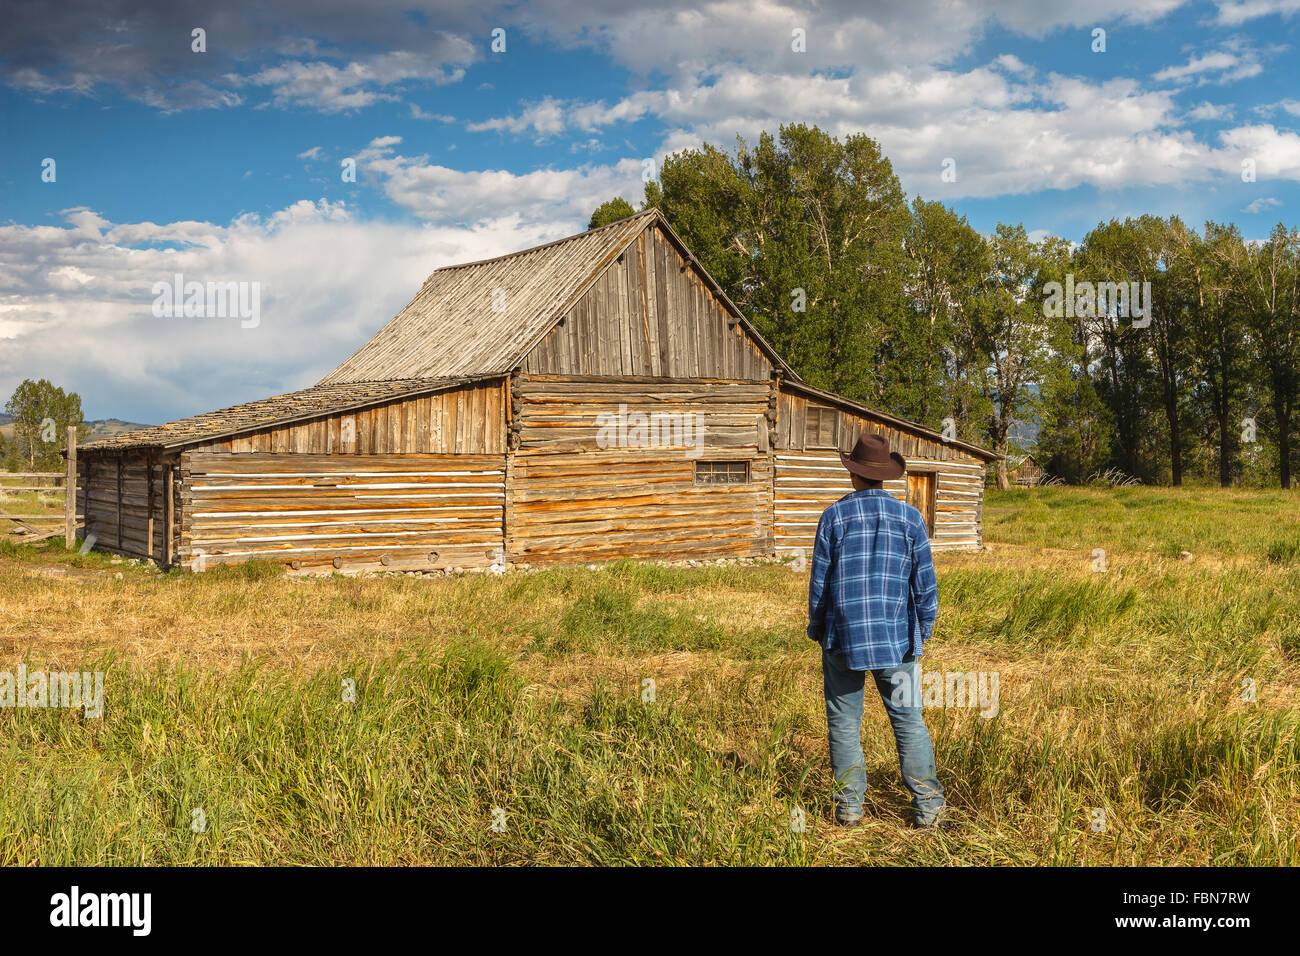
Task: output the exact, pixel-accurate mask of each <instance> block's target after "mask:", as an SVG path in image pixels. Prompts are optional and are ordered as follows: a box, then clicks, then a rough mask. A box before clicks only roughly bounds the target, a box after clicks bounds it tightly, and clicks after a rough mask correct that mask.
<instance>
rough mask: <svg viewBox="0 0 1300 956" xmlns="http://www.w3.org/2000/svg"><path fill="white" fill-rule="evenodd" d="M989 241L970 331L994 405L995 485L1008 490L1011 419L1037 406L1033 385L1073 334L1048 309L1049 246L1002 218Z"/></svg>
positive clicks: (981, 381) (980, 378)
mask: <svg viewBox="0 0 1300 956" xmlns="http://www.w3.org/2000/svg"><path fill="white" fill-rule="evenodd" d="M986 241H987V243H988V256H989V267H988V269H987V271H986V272H985V275H984V277H983V280H982V282H981V287H980V291H979V294H978V295H977V296H976V297H975V299H974V301H973V307H972V308H971V309H970V311H969V320H968V321H967V322H966V323H965V326H964V337H965V338H966V339H967V342H968V347H969V348H970V349H971V350H972V352H973V353H974V354H976V355H978V356H979V359H980V361H981V362H982V368H981V369H980V370H979V371H978V373H977V378H976V381H977V383H978V386H979V389H980V391H981V392H982V394H983V395H984V397H985V398H986V400H987V401H988V404H989V406H990V408H991V410H990V413H989V424H988V440H989V443H990V444H991V446H992V449H993V451H995V452H996V453H997V455H998V459H997V464H996V466H995V477H996V480H997V486H998V487H999V488H1001V489H1004V490H1005V489H1007V488H1009V487H1011V485H1010V482H1009V481H1008V479H1007V462H1006V455H1007V449H1008V442H1009V438H1010V433H1011V426H1012V424H1013V423H1014V422H1015V421H1017V420H1018V419H1020V420H1024V419H1025V418H1027V417H1028V416H1029V415H1031V414H1033V412H1034V411H1035V410H1036V407H1037V406H1038V404H1039V402H1040V400H1041V396H1040V394H1039V393H1038V392H1037V391H1036V390H1035V386H1037V384H1038V383H1040V382H1042V381H1044V379H1045V378H1046V377H1047V376H1048V374H1049V372H1050V370H1051V366H1052V362H1053V360H1054V359H1053V356H1054V354H1057V353H1058V352H1059V350H1060V349H1062V348H1064V347H1065V346H1066V345H1067V344H1068V341H1069V338H1068V326H1067V325H1066V324H1065V323H1064V322H1063V321H1061V320H1060V319H1055V318H1050V317H1048V316H1047V315H1046V314H1045V310H1044V308H1043V298H1044V296H1043V284H1044V283H1045V282H1046V281H1048V279H1047V276H1048V269H1046V268H1045V265H1046V263H1045V259H1044V252H1043V250H1042V249H1040V248H1039V247H1038V246H1037V245H1036V244H1035V243H1033V242H1031V241H1030V240H1029V237H1028V235H1027V234H1026V233H1025V227H1024V226H1021V225H1017V226H1008V225H1004V224H1002V223H999V224H998V227H997V231H996V232H995V233H994V235H992V236H989V237H988V238H987V240H986ZM1052 248H1055V244H1053V245H1052Z"/></svg>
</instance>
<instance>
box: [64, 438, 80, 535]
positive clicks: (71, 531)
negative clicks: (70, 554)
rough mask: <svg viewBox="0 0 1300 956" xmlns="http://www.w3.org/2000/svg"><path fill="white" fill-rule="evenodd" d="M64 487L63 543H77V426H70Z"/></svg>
mask: <svg viewBox="0 0 1300 956" xmlns="http://www.w3.org/2000/svg"><path fill="white" fill-rule="evenodd" d="M64 485H65V486H66V487H65V488H64V489H63V543H64V544H66V545H67V546H68V547H69V548H71V547H73V546H75V545H76V543H77V426H76V425H69V426H68V477H67V479H66V480H65V481H64Z"/></svg>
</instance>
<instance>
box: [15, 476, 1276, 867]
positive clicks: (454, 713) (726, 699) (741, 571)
mask: <svg viewBox="0 0 1300 956" xmlns="http://www.w3.org/2000/svg"><path fill="white" fill-rule="evenodd" d="M984 521H985V537H986V541H987V542H988V544H989V545H990V550H988V551H986V552H982V553H976V554H965V555H942V556H940V557H939V559H938V562H937V563H938V566H939V588H940V614H939V622H938V625H937V627H936V630H935V637H934V640H933V641H932V642H931V643H929V644H927V648H926V656H925V658H924V659H923V667H924V668H925V669H926V670H927V671H963V672H965V671H985V672H997V673H998V674H999V688H1000V704H999V709H998V714H997V716H996V717H994V718H991V719H988V718H984V717H981V716H980V714H979V712H978V710H976V709H969V708H934V709H928V710H927V711H926V721H927V723H928V725H929V727H930V729H931V733H932V735H933V737H934V740H935V746H936V752H937V758H938V764H939V773H940V777H941V779H942V781H943V783H944V785H945V787H946V789H947V791H948V795H949V800H950V806H951V811H952V819H954V820H955V821H956V824H957V825H956V827H955V829H954V830H953V831H951V832H950V833H947V834H934V833H923V832H915V831H912V830H909V829H908V828H907V827H906V821H907V817H908V811H907V806H906V799H905V794H904V791H903V789H902V786H901V783H900V781H899V779H898V767H897V760H896V757H895V755H894V748H893V741H892V738H891V736H890V733H889V729H888V725H887V723H886V721H885V719H884V715H883V711H882V709H881V708H880V706H879V705H878V704H876V703H875V702H872V704H871V706H869V708H868V719H867V722H866V726H865V728H864V735H863V736H864V746H865V749H866V753H867V761H868V768H867V772H868V779H869V781H870V790H869V792H868V799H867V818H866V821H865V822H864V824H863V825H861V826H859V827H857V828H855V829H852V830H843V829H838V828H835V827H833V826H831V825H830V823H829V808H830V800H829V796H830V789H831V780H830V773H829V769H828V767H827V760H826V744H825V736H824V735H825V716H824V712H823V705H822V700H821V677H820V660H819V656H818V653H817V649H816V647H815V645H813V644H812V643H811V642H810V641H808V640H807V639H806V638H805V637H804V636H803V626H804V613H805V600H806V586H807V577H806V573H805V574H801V573H797V572H794V571H792V570H791V569H790V568H789V567H788V566H785V565H780V564H757V565H739V566H737V565H729V566H716V567H713V566H711V567H703V568H669V567H662V566H658V565H648V564H632V563H622V564H618V565H613V566H609V567H605V568H601V569H597V570H588V569H586V568H570V569H558V570H552V571H545V572H540V573H536V574H522V573H512V574H508V575H505V576H501V577H496V576H491V575H466V576H463V577H456V578H433V579H417V578H411V577H373V578H346V579H345V578H319V579H302V578H289V577H285V576H283V575H281V574H280V573H279V572H278V571H276V570H275V569H273V568H268V567H265V566H257V565H252V566H245V567H244V568H219V569H217V570H214V571H210V572H208V573H206V574H201V575H192V574H181V573H170V574H160V573H158V572H156V571H153V570H150V569H147V568H142V567H138V566H135V565H131V564H122V563H117V564H115V563H112V562H111V561H110V560H109V559H107V558H106V557H103V556H99V555H89V556H80V555H75V554H69V553H67V552H65V551H63V549H62V546H61V544H53V543H52V544H49V545H47V546H46V547H44V548H41V549H36V548H29V547H15V546H13V545H5V544H0V670H10V671H13V670H16V668H17V666H18V664H19V663H22V662H26V664H27V666H28V668H29V669H33V670H34V669H36V668H42V669H45V668H48V669H54V670H72V669H77V670H95V669H100V670H103V671H105V672H106V677H105V712H104V716H103V717H102V718H100V719H94V718H86V717H84V716H83V715H81V714H79V713H77V712H75V711H70V710H50V709H46V710H34V709H32V710H19V709H8V708H7V709H4V710H0V792H2V793H3V794H4V798H3V800H0V864H5V865H12V864H188V863H196V864H202V863H223V864H272V863H307V864H406V863H412V864H418V863H452V864H456V863H480V864H522V863H554V864H561V863H575V864H590V863H597V864H626V863H634V864H655V863H660V864H831V863H842V864H850V863H851V864H861V863H873V864H887V865H906V864H948V863H969V864H1086V865H1093V864H1096V865H1107V864H1193V865H1197V864H1206V865H1208V864H1236V865H1242V864H1280V865H1297V864H1300V846H1298V845H1297V841H1296V839H1295V837H1296V834H1297V832H1300V694H1298V689H1300V500H1298V499H1297V497H1296V496H1295V495H1294V494H1286V493H1282V492H1276V493H1267V492H1238V491H1219V490H1217V489H1213V490H1211V489H1206V490H1182V491H1176V490H1171V489H1147V488H1132V489H1119V490H1114V491H1100V490H1090V489H1077V488H1075V489H1071V488H1045V489H1038V490H1034V491H1023V490H1021V491H1012V492H1006V493H996V492H992V493H990V494H989V496H988V500H987V503H986V505H985V512H984ZM1095 549H1103V550H1104V551H1105V556H1104V557H1105V568H1106V570H1105V572H1104V573H1099V572H1096V571H1094V570H1093V568H1094V566H1095V565H1096V563H1097V558H1098V556H1097V555H1096V553H1095ZM1182 551H1188V552H1191V554H1192V558H1191V560H1180V559H1179V557H1178V555H1179V553H1180V552H1182ZM647 679H650V680H653V681H654V700H653V701H648V700H647V701H643V687H645V686H647V685H644V684H643V682H644V681H646V680H647ZM347 680H351V681H355V702H351V703H350V702H347V701H345V700H344V699H343V698H344V693H343V688H344V683H345V681H347ZM1248 687H1253V689H1254V699H1253V700H1249V699H1243V698H1248V697H1250V696H1251V695H1250V694H1249V693H1246V691H1245V690H1244V688H1248ZM494 808H499V809H500V810H502V811H504V818H502V817H501V816H500V815H498V816H497V820H498V821H500V820H502V819H504V832H494V830H493V826H492V824H493V810H494ZM196 810H202V819H203V820H204V821H205V823H206V826H205V828H202V830H203V832H197V833H196V832H195V828H196V821H197V820H198V815H196V813H195V811H196ZM796 811H802V812H803V813H804V814H805V815H806V827H805V828H804V830H803V832H799V831H798V828H797V827H794V826H792V820H794V819H796V818H797V816H798V814H797V813H796ZM1097 811H1103V812H1104V827H1103V828H1101V829H1100V830H1095V829H1094V824H1095V823H1096V822H1097V821H1101V820H1102V819H1103V818H1102V816H1101V815H1099V814H1098V812H1097Z"/></svg>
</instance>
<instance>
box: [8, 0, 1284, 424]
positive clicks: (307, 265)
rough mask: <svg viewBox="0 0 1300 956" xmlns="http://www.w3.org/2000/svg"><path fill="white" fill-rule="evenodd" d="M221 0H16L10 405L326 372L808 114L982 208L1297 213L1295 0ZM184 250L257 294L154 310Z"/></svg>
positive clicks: (227, 397)
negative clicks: (447, 285)
mask: <svg viewBox="0 0 1300 956" xmlns="http://www.w3.org/2000/svg"><path fill="white" fill-rule="evenodd" d="M221 8H222V9H221V10H219V11H216V10H213V9H212V8H211V6H210V5H209V4H207V3H200V2H195V0H167V2H153V3H150V2H130V3H128V2H121V0H71V2H68V3H65V4H61V5H59V7H58V12H57V13H55V12H54V11H55V9H56V8H55V7H54V6H53V5H51V4H49V3H48V2H45V0H7V3H6V8H5V14H4V17H3V26H2V27H0V398H3V397H6V396H8V395H9V394H10V393H11V392H12V391H13V389H14V388H15V387H16V386H17V384H18V383H19V382H20V381H22V380H23V379H25V378H42V377H43V378H48V379H50V380H51V381H53V382H54V383H55V384H57V385H60V386H62V387H64V388H66V389H69V390H74V391H76V392H78V393H79V394H80V395H81V396H82V402H83V410H84V412H85V415H86V417H87V418H88V419H96V418H108V417H114V418H123V419H126V420H128V421H134V422H142V423H147V424H154V423H159V422H164V421H170V420H174V419H176V418H180V417H183V416H186V415H192V414H197V413H199V412H204V411H209V410H212V409H215V408H220V407H225V406H228V405H232V404H236V403H239V402H245V401H251V400H254V399H257V398H263V397H266V396H269V395H275V394H281V393H283V392H286V391H292V390H294V389H298V388H305V387H307V386H310V385H312V384H314V383H315V382H316V381H318V380H319V379H320V378H321V377H322V376H323V375H325V374H326V373H327V372H328V371H330V370H331V369H332V368H333V367H334V366H335V365H337V364H338V363H339V362H341V361H342V360H343V359H345V358H346V357H348V356H349V355H350V354H351V353H352V352H353V351H354V350H355V349H356V348H357V347H359V346H360V345H361V344H362V343H363V342H364V341H365V340H366V339H367V338H369V337H370V336H371V335H372V334H373V333H374V332H375V331H377V330H378V329H379V328H380V327H381V326H382V325H383V324H384V323H385V322H387V321H388V320H389V319H390V318H391V317H392V316H393V315H394V314H396V312H397V311H398V310H400V309H401V308H402V307H403V306H404V305H405V304H406V303H407V302H408V301H410V299H411V298H412V297H413V296H414V295H415V293H416V292H417V291H418V290H419V287H420V284H421V283H422V282H423V280H424V278H425V277H426V276H427V275H428V274H429V273H430V272H431V271H433V270H434V269H436V268H438V267H440V266H444V265H450V264H453V263H456V262H464V261H470V260H474V259H481V258H485V257H489V256H494V255H502V254H505V253H508V252H513V251H516V250H518V249H522V248H526V247H528V246H531V245H536V244H538V243H541V242H546V241H549V240H551V239H556V238H560V237H562V236H566V235H571V234H573V233H576V232H580V231H582V230H583V229H584V228H586V223H587V220H588V218H589V217H590V215H591V212H592V210H593V209H594V208H595V207H596V206H598V205H599V204H600V203H601V202H603V201H605V200H607V199H609V198H612V197H614V196H620V195H621V196H623V197H624V198H626V199H628V200H629V201H631V202H632V203H633V204H634V205H639V203H640V200H641V198H642V192H643V178H642V177H643V173H645V172H646V171H647V170H648V171H650V172H653V171H654V170H656V169H657V168H658V166H659V165H660V164H662V161H663V157H664V156H665V155H668V154H670V153H673V152H675V151H678V150H682V149H689V148H692V147H698V146H699V145H700V144H701V143H705V142H708V143H712V144H715V145H717V146H720V147H724V148H730V147H733V146H734V144H735V142H736V137H737V136H740V137H743V138H745V139H746V140H747V141H753V140H755V139H756V138H757V137H758V136H759V134H760V133H762V132H763V131H765V130H767V131H775V130H777V129H778V128H779V127H780V126H781V125H782V124H784V123H791V122H802V123H808V124H816V125H818V126H820V127H822V128H823V129H825V130H827V131H829V132H831V133H833V134H835V135H838V136H845V135H848V134H852V133H866V134H867V135H869V136H871V137H873V138H874V139H876V140H878V141H879V142H880V144H881V146H882V148H883V150H884V153H885V155H886V156H887V157H888V158H889V159H890V161H891V162H892V164H893V167H894V170H895V172H896V173H897V174H898V176H899V178H900V180H901V182H902V184H903V188H904V189H905V190H906V191H907V193H908V196H909V198H910V197H913V196H917V195H920V196H922V197H924V198H925V199H927V200H940V201H942V202H944V203H946V204H948V205H950V206H952V207H953V208H954V209H956V210H957V212H959V213H960V214H962V215H964V216H966V217H967V219H968V220H969V221H970V223H971V224H972V225H973V226H974V227H975V228H977V229H979V230H980V231H982V232H991V231H993V229H994V228H995V227H996V225H997V224H998V223H1000V222H1006V223H1023V224H1024V226H1025V227H1026V229H1028V230H1029V231H1030V234H1031V235H1032V236H1034V237H1040V236H1046V235H1049V234H1050V235H1058V236H1062V237H1065V238H1067V239H1071V240H1075V241H1078V240H1081V239H1082V238H1083V237H1084V235H1086V234H1087V232H1088V231H1089V229H1091V228H1092V227H1094V226H1095V225H1097V223H1098V222H1100V221H1104V220H1109V219H1111V218H1121V219H1122V218H1124V217H1126V216H1139V215H1143V214H1146V213H1151V214H1155V215H1160V216H1168V215H1175V214H1176V215H1178V216H1181V217H1182V218H1183V219H1184V221H1186V222H1188V223H1191V224H1197V225H1199V224H1201V223H1203V222H1204V221H1206V220H1207V219H1214V220H1216V221H1230V222H1235V223H1237V224H1238V225H1239V226H1240V228H1241V230H1242V232H1243V234H1244V235H1245V236H1246V237H1247V238H1259V237H1263V236H1265V235H1267V233H1268V232H1269V230H1270V229H1271V228H1272V226H1273V225H1274V224H1275V223H1277V222H1284V223H1286V224H1287V225H1288V226H1292V225H1296V224H1297V220H1298V219H1300V217H1297V215H1296V208H1297V202H1298V201H1300V88H1298V87H1300V84H1297V82H1296V79H1295V76H1296V73H1297V66H1298V65H1300V60H1298V59H1297V39H1298V37H1300V0H1222V2H1217V0H1216V2H1201V3H1183V2H1179V0H1129V2H1114V0H1091V2H1086V3H1085V2H1067V0H1002V2H984V0H979V2H976V0H884V2H872V0H866V2H863V0H822V2H816V3H802V2H785V0H752V2H739V0H722V2H710V0H691V2H677V0H660V2H657V3H654V4H646V3H643V2H621V0H587V2H582V3H576V2H575V3H563V2H559V0H536V2H530V3H528V4H519V3H503V4H497V3H492V2H490V0H488V2H482V3H475V4H466V3H464V0H452V2H442V0H439V2H432V3H417V2H414V0H401V2H388V0H373V2H366V3H356V2H354V0H346V2H344V0H280V2H277V4H276V5H275V9H274V11H272V10H269V9H266V8H265V5H264V4H263V3H261V2H250V0H236V2H231V3H225V4H222V5H221ZM196 31H201V32H199V33H197V34H196ZM345 164H347V165H345ZM350 169H354V170H355V176H351V177H350V176H349V175H348V173H349V170H350ZM178 274H179V275H181V276H182V277H183V279H182V281H183V282H191V281H194V282H201V283H207V282H221V283H225V282H235V283H240V284H241V285H240V286H239V289H240V291H241V292H243V293H244V295H245V304H246V305H249V306H251V305H252V303H253V302H256V306H257V308H256V315H255V316H252V313H251V312H249V311H245V312H244V313H237V314H230V313H227V314H226V315H218V316H213V315H208V316H191V317H188V318H187V317H185V316H184V315H183V314H172V313H171V312H170V311H168V310H166V309H160V308H159V307H158V306H157V299H158V295H159V290H160V288H161V284H163V283H168V284H170V283H172V282H173V281H174V279H173V277H174V276H176V275H178ZM254 290H255V292H254ZM254 294H255V295H256V298H255V299H254V298H253V296H254ZM160 312H161V314H159V313H160Z"/></svg>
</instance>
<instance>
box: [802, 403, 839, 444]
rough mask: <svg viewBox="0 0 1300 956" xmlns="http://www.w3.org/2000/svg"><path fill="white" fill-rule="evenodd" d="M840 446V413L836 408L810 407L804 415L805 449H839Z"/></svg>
mask: <svg viewBox="0 0 1300 956" xmlns="http://www.w3.org/2000/svg"><path fill="white" fill-rule="evenodd" d="M839 445H840V413H839V412H838V411H837V410H836V409H834V408H826V407H825V406H822V405H809V406H808V408H807V411H806V412H805V414H804V425H803V447H804V448H838V447H839Z"/></svg>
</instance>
